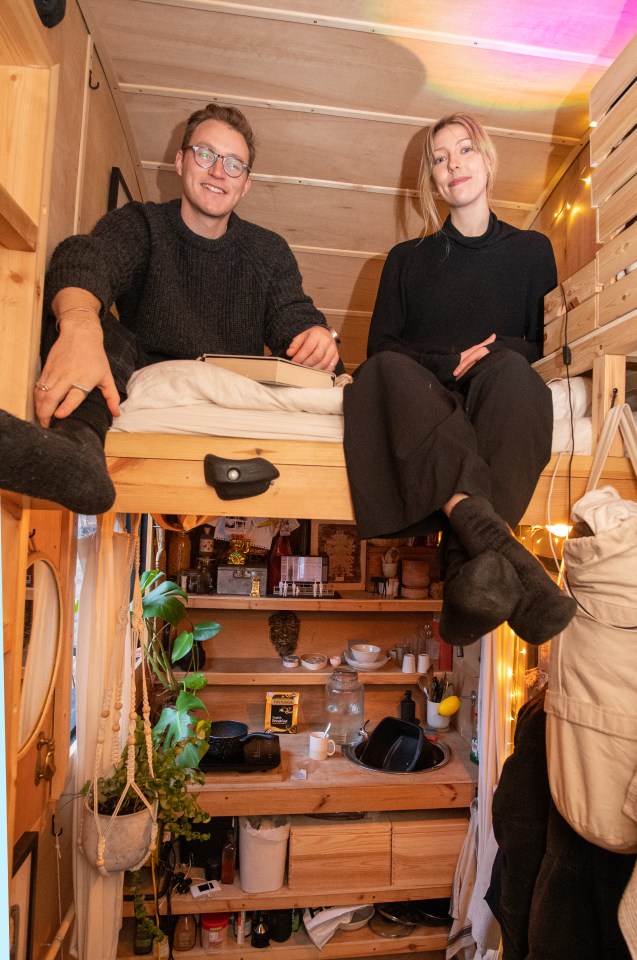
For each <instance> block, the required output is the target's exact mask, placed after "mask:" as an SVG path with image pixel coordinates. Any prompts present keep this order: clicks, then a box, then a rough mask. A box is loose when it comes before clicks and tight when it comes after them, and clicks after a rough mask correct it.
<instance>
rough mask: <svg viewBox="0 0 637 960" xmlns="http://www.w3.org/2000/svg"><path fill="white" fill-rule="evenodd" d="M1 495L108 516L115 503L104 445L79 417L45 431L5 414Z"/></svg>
mask: <svg viewBox="0 0 637 960" xmlns="http://www.w3.org/2000/svg"><path fill="white" fill-rule="evenodd" d="M0 489H1V490H11V491H13V492H14V493H22V494H26V495H27V496H30V497H38V498H39V499H41V500H53V501H54V502H55V503H59V504H61V505H62V506H63V507H67V508H68V509H69V510H72V511H74V512H75V513H84V514H94V513H104V512H105V511H107V510H110V508H111V507H112V506H113V503H114V501H115V488H114V487H113V484H112V482H111V479H110V477H109V475H108V470H107V467H106V459H105V457H104V447H103V443H102V441H101V439H100V437H99V436H98V434H97V433H96V432H95V431H94V430H93V429H92V428H91V427H90V426H88V425H87V424H85V423H83V422H81V421H79V420H77V419H75V418H73V417H70V418H68V419H67V420H64V421H59V422H56V423H55V424H54V425H53V426H52V427H51V428H50V429H48V430H45V429H43V428H42V427H41V426H39V425H38V424H35V423H29V422H28V421H26V420H21V419H20V418H19V417H14V416H13V415H12V414H10V413H7V412H6V411H5V410H0Z"/></svg>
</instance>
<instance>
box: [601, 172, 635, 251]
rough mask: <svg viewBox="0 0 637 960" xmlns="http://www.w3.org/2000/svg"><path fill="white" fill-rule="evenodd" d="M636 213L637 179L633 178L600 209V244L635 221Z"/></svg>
mask: <svg viewBox="0 0 637 960" xmlns="http://www.w3.org/2000/svg"><path fill="white" fill-rule="evenodd" d="M636 211H637V177H633V178H632V180H629V181H628V183H627V184H625V185H624V186H623V187H622V188H621V189H620V190H618V191H617V193H614V194H613V196H612V197H609V199H608V200H606V201H604V203H602V204H601V205H600V207H599V208H598V211H597V213H598V219H597V240H598V242H599V243H605V242H606V241H607V240H608V239H609V237H610V236H611V235H612V234H613V233H616V232H617V230H619V229H620V228H621V227H623V226H624V224H625V223H628V221H629V220H632V219H633V217H634V216H635V212H636Z"/></svg>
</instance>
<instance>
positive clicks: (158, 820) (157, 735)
mask: <svg viewBox="0 0 637 960" xmlns="http://www.w3.org/2000/svg"><path fill="white" fill-rule="evenodd" d="M140 588H141V593H142V618H143V620H144V623H145V627H146V632H147V643H146V645H145V660H146V664H147V666H148V667H149V672H150V674H151V676H152V677H153V679H154V680H155V681H157V682H158V683H159V684H160V686H161V687H162V689H163V700H162V702H163V704H164V705H163V708H162V710H161V713H160V715H159V718H158V720H157V722H156V724H155V726H154V728H153V729H152V732H150V737H149V736H148V731H146V730H145V729H144V723H143V720H142V719H141V717H137V719H136V722H135V729H134V737H133V743H132V748H133V751H134V756H133V757H129V752H128V751H129V746H128V744H127V745H126V747H125V748H124V750H123V751H122V757H121V760H120V762H119V763H118V764H117V765H116V767H115V769H114V771H113V773H112V774H111V775H110V776H108V777H101V778H99V779H98V780H97V783H95V782H94V781H92V780H91V781H89V782H88V783H87V784H85V787H84V794H85V816H84V818H83V828H82V829H83V837H82V846H83V849H84V852H85V854H86V855H87V857H88V859H89V860H90V861H91V862H93V863H96V865H97V866H98V868H100V869H102V870H103V872H110V871H112V870H118V869H128V870H130V871H131V873H130V879H131V889H132V890H133V892H134V903H135V915H136V918H137V920H138V922H140V923H141V924H142V925H143V926H144V927H145V928H146V929H147V930H148V931H149V932H150V933H151V935H152V936H154V937H155V938H156V939H158V940H161V939H162V938H163V933H162V931H161V930H160V928H159V926H158V925H157V923H156V922H155V921H153V920H152V919H151V918H150V917H149V916H148V915H147V912H146V900H145V897H144V894H143V892H142V886H141V874H140V870H139V865H140V864H141V862H143V861H145V860H146V859H147V857H148V853H149V852H151V869H152V872H153V887H154V888H155V882H154V871H155V863H156V861H155V857H156V849H157V845H156V843H155V838H156V834H157V825H158V826H159V827H160V828H161V829H162V831H163V832H169V833H170V836H171V838H172V839H173V840H174V839H177V838H178V837H184V838H186V839H195V840H196V839H206V838H207V836H208V834H207V833H201V832H199V831H197V830H196V829H195V828H194V827H193V824H198V823H206V822H207V821H208V820H209V819H210V816H209V814H207V813H205V812H204V811H202V810H201V808H200V806H199V803H198V798H197V794H195V793H192V792H191V790H190V788H191V787H192V786H193V785H194V784H203V782H204V775H203V773H202V772H201V771H200V770H198V769H197V768H198V764H199V761H200V759H201V757H202V756H203V755H204V754H205V752H206V751H207V749H208V740H207V737H208V732H209V729H210V721H209V720H207V719H201V718H197V717H195V716H193V711H202V710H205V709H206V708H205V704H204V703H203V702H202V700H201V699H200V698H199V697H198V696H197V693H196V692H197V691H199V690H201V689H202V688H203V687H204V686H205V685H206V677H205V675H204V674H203V673H202V672H201V671H200V669H199V668H200V667H201V666H202V665H203V661H204V660H205V656H204V655H203V651H202V650H201V647H200V646H199V644H200V643H201V642H202V641H204V640H207V639H209V638H210V637H214V636H215V635H216V634H217V633H218V632H219V630H220V629H221V627H220V625H219V624H218V623H213V622H206V623H199V624H193V623H192V621H190V620H189V619H188V617H187V613H186V608H185V601H186V600H187V599H188V596H187V594H186V593H185V592H184V591H183V590H182V589H181V588H180V587H179V586H178V585H177V584H176V583H174V582H173V581H171V580H166V579H165V578H164V574H163V573H162V572H160V571H157V570H149V571H146V572H145V573H144V574H142V576H141V578H140ZM184 622H186V628H185V629H181V630H180V631H179V632H177V628H178V627H179V626H180V625H182V624H183V623H184ZM193 668H194V669H193ZM180 670H183V671H184V674H183V675H179V676H178V675H177V674H178V673H180ZM131 761H132V769H133V770H134V783H135V786H132V785H129V787H128V788H127V789H125V788H126V784H127V783H129V770H130V769H131ZM149 761H152V772H151V762H149ZM124 791H125V792H124ZM123 793H124V797H123V799H122V802H121V803H120V798H122V794H123ZM143 798H144V799H143ZM118 803H119V808H118V809H117V817H116V818H115V819H116V820H118V821H120V823H124V822H125V821H128V822H130V821H132V820H133V819H134V818H135V819H140V820H142V821H143V824H142V826H141V828H140V829H141V830H142V836H141V839H140V841H139V844H140V845H138V847H137V848H136V852H133V853H132V854H131V859H129V860H128V861H126V862H125V861H124V859H123V857H124V854H129V853H130V852H131V851H130V850H126V851H124V852H122V858H121V859H119V854H115V855H114V856H113V857H112V858H111V862H112V864H113V865H111V866H110V870H109V868H108V866H107V867H104V859H103V858H104V854H105V849H104V847H105V844H104V841H103V840H102V839H101V837H103V836H104V833H105V832H110V830H111V826H112V825H111V824H109V823H108V820H109V818H111V817H112V816H113V814H114V813H115V810H116V808H117V807H118ZM102 818H104V821H103V822H104V825H102V822H101V821H102ZM98 824H99V827H98ZM135 829H137V827H135ZM143 831H145V833H144V832H143ZM124 844H125V845H130V846H131V847H132V843H130V842H129V840H128V839H127V840H125V841H124ZM140 850H141V855H140V852H139V851H140ZM156 912H157V909H156ZM156 919H157V916H156Z"/></svg>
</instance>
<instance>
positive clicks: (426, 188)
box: [418, 113, 498, 233]
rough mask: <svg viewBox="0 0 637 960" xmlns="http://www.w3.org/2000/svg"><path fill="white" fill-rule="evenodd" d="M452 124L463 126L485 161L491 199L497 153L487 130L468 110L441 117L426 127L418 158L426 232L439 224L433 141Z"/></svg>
mask: <svg viewBox="0 0 637 960" xmlns="http://www.w3.org/2000/svg"><path fill="white" fill-rule="evenodd" d="M452 123H459V124H461V125H462V126H463V127H464V128H465V130H466V131H467V133H468V134H469V137H470V138H471V143H472V144H473V147H474V149H475V150H477V151H478V153H481V154H482V156H483V157H484V163H485V166H486V168H487V197H488V198H489V199H491V194H492V191H493V182H494V180H495V172H496V169H497V166H498V155H497V153H496V151H495V147H494V146H493V141H492V140H491V137H490V136H489V134H488V133H487V131H486V130H485V129H484V127H483V126H482V124H481V123H480V122H479V121H478V120H475V119H474V118H473V117H472V116H470V115H469V114H468V113H452V114H449V116H447V117H441V118H440V120H438V121H437V122H436V123H434V125H433V127H429V129H428V130H427V134H426V136H425V143H424V146H423V150H422V160H421V161H420V173H419V175H418V192H419V194H420V204H421V207H422V215H423V219H424V221H425V233H433V232H434V231H435V230H439V229H440V227H441V226H442V221H441V219H440V214H439V213H438V209H437V207H436V199H435V186H434V182H433V177H432V173H433V167H434V146H433V143H434V137H435V136H436V134H437V133H439V132H440V131H441V130H442V129H443V128H444V127H448V126H450V125H451V124H452Z"/></svg>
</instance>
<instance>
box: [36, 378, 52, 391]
mask: <svg viewBox="0 0 637 960" xmlns="http://www.w3.org/2000/svg"><path fill="white" fill-rule="evenodd" d="M35 389H36V390H42V392H43V393H46V392H47V390H48V389H49V388H48V387H47V385H46V383H43V382H42V380H36V381H35Z"/></svg>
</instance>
